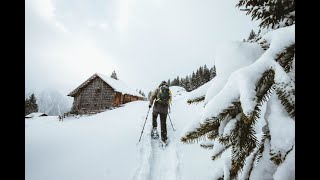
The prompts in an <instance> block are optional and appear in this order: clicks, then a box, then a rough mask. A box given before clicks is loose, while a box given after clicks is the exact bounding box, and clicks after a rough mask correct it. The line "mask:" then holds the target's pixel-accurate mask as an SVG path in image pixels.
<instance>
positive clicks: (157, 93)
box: [149, 81, 172, 143]
mask: <svg viewBox="0 0 320 180" xmlns="http://www.w3.org/2000/svg"><path fill="white" fill-rule="evenodd" d="M171 101H172V95H171V91H170V89H169V86H168V84H167V83H166V82H165V81H162V82H161V84H160V85H159V87H158V88H157V89H156V90H154V91H153V93H152V94H151V96H150V104H149V108H151V107H152V104H154V105H153V112H152V131H151V137H152V138H154V139H157V138H158V137H159V134H158V131H157V117H158V114H159V115H160V127H161V140H162V141H163V142H164V143H167V139H168V138H167V123H166V120H167V115H168V108H170V107H169V106H170V104H171Z"/></svg>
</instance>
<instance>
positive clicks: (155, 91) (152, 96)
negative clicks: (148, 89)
mask: <svg viewBox="0 0 320 180" xmlns="http://www.w3.org/2000/svg"><path fill="white" fill-rule="evenodd" d="M157 92H158V89H156V90H154V91H153V92H152V93H151V96H150V102H149V108H151V106H152V104H153V101H154V99H155V98H156V96H157Z"/></svg>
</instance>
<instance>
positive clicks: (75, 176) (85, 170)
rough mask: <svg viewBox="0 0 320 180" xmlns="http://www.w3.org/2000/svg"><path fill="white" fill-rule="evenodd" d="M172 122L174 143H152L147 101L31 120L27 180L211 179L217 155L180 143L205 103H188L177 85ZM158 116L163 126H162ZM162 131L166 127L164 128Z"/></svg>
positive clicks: (27, 137)
mask: <svg viewBox="0 0 320 180" xmlns="http://www.w3.org/2000/svg"><path fill="white" fill-rule="evenodd" d="M171 90H172V92H173V104H172V108H171V113H170V117H171V120H172V123H173V126H174V128H175V129H176V131H173V129H172V127H171V124H170V120H169V117H168V118H167V129H168V138H169V140H170V144H169V145H168V147H166V148H165V149H162V148H160V147H159V145H158V142H157V141H155V140H151V138H150V133H151V132H150V130H151V123H152V122H151V116H152V112H151V111H150V112H149V116H148V119H147V122H146V125H145V129H144V133H143V135H142V138H141V141H140V142H139V143H138V140H139V137H140V134H141V130H142V127H143V124H144V121H145V119H146V115H147V111H148V102H147V101H136V102H131V103H128V104H126V105H125V106H124V107H120V108H117V109H114V110H109V111H105V112H103V113H99V114H96V115H92V116H82V117H80V118H79V119H78V118H75V117H69V118H65V119H64V121H63V122H59V121H58V118H57V116H48V117H39V118H32V119H25V121H26V122H25V126H26V127H25V130H26V131H25V132H26V134H25V135H26V141H25V142H26V144H25V155H26V180H44V179H45V180H57V179H59V180H100V179H101V180H102V179H103V180H105V179H117V180H128V179H133V180H175V179H181V180H182V179H183V180H194V179H201V180H206V179H208V180H209V179H211V178H210V177H212V174H211V172H212V169H213V163H212V160H210V157H211V153H210V151H208V150H205V149H202V148H199V145H198V144H191V145H186V144H183V143H182V142H181V141H180V138H181V136H182V135H183V134H182V132H183V129H184V128H185V127H186V126H187V125H188V123H190V122H191V121H192V120H194V119H197V118H199V117H200V116H201V113H202V111H203V103H198V104H191V105H188V104H187V98H188V92H186V91H185V90H184V89H183V88H180V87H171ZM159 121H160V120H159V117H158V123H160V122H159ZM158 128H159V132H160V124H159V125H158Z"/></svg>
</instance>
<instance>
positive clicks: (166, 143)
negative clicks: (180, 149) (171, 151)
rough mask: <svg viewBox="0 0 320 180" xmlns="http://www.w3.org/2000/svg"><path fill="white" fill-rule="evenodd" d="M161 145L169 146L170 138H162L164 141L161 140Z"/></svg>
mask: <svg viewBox="0 0 320 180" xmlns="http://www.w3.org/2000/svg"><path fill="white" fill-rule="evenodd" d="M161 144H162V145H161V146H162V147H167V146H168V144H169V140H168V139H167V140H162V142H161Z"/></svg>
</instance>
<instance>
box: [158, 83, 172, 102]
mask: <svg viewBox="0 0 320 180" xmlns="http://www.w3.org/2000/svg"><path fill="white" fill-rule="evenodd" d="M169 99H170V90H169V87H168V86H167V85H163V86H160V88H159V91H158V94H157V102H158V103H160V104H163V105H168V104H169Z"/></svg>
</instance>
